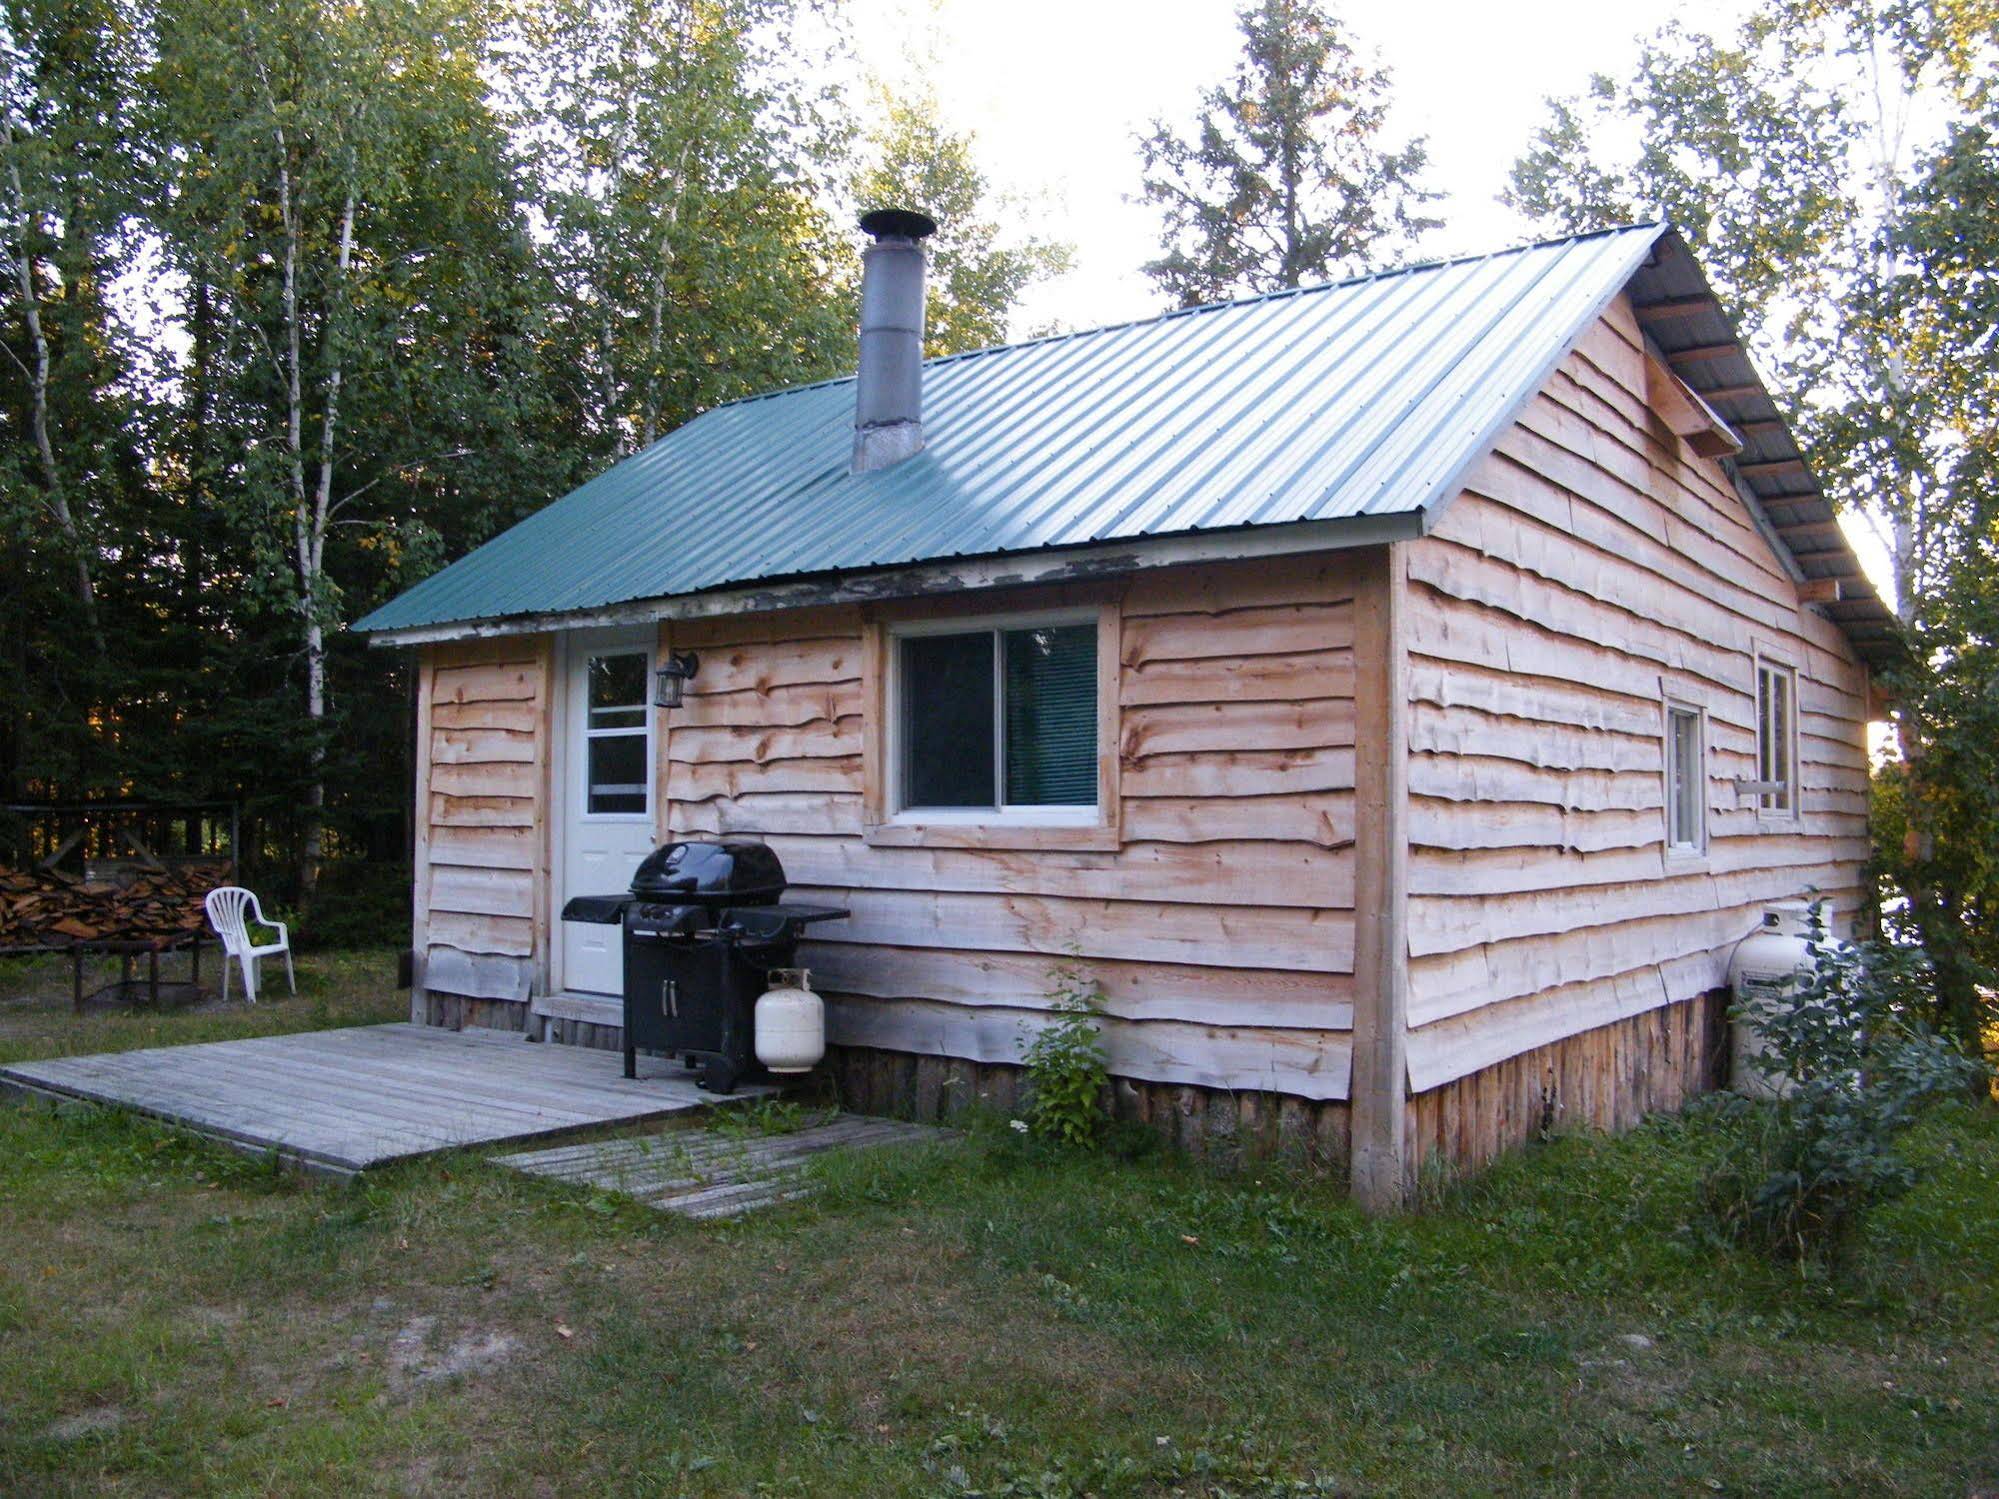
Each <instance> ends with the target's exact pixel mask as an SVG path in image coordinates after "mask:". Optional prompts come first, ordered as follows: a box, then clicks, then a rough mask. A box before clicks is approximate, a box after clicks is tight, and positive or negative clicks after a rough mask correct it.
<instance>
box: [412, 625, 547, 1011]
mask: <svg viewBox="0 0 1999 1499" xmlns="http://www.w3.org/2000/svg"><path fill="white" fill-rule="evenodd" d="M549 645H550V642H549V639H548V637H546V636H540V637H527V638H517V639H505V640H494V641H474V642H466V643H464V644H454V645H440V646H432V647H430V648H429V649H427V650H426V651H425V652H424V655H423V660H422V664H421V672H420V682H419V688H418V692H419V696H418V707H417V732H418V737H419V740H420V743H419V772H418V774H419V785H418V806H417V814H418V815H417V827H418V837H417V860H416V912H417V928H416V934H415V936H416V950H417V953H418V954H419V956H420V958H421V960H422V974H421V978H420V989H421V990H422V991H425V992H428V993H429V994H430V995H431V996H432V999H433V1004H432V1006H431V1012H436V1013H443V1012H438V1011H436V1001H437V1000H439V999H441V998H443V997H445V996H458V997H461V998H464V999H472V1000H503V1001H519V1000H525V999H527V998H528V996H529V993H530V992H531V991H532V990H533V989H534V988H536V987H537V984H536V979H537V977H538V976H539V975H542V974H545V973H546V963H547V953H546V951H545V950H544V949H543V945H542V944H541V943H540V942H538V940H537V934H538V932H539V930H540V927H541V925H542V923H541V922H540V920H539V918H538V913H539V912H540V910H541V908H542V904H543V901H544V899H545V892H546V884H547V877H548V871H547V863H546V860H547V847H548V845H547V839H546V830H545V824H546V816H545V814H546V812H547V810H548V807H549V779H548V775H549V754H550V748H551V746H550V743H549V734H550V732H551V728H552V725H551V722H550V718H549V674H550V654H549ZM418 1003H419V1004H420V1005H421V1003H422V1000H421V998H419V1001H418ZM489 1008H490V1007H486V1006H481V1007H479V1011H480V1013H481V1014H482V1015H483V1014H485V1012H486V1010H487V1009H489ZM446 1010H447V1011H449V1013H450V1014H452V1015H462V1014H465V1013H469V1011H468V1010H467V1007H465V1006H462V1005H461V1006H458V1007H457V1008H456V1009H452V1008H451V1004H450V1002H449V1001H446ZM419 1018H429V1012H424V1011H420V1012H419ZM443 1023H447V1024H449V1023H453V1022H452V1021H451V1020H450V1019H448V1018H447V1019H446V1020H444V1022H443ZM473 1023H477V1024H492V1023H494V1022H493V1021H492V1020H491V1019H490V1018H486V1019H481V1020H478V1021H476V1022H473ZM514 1023H515V1024H518V1022H514Z"/></svg>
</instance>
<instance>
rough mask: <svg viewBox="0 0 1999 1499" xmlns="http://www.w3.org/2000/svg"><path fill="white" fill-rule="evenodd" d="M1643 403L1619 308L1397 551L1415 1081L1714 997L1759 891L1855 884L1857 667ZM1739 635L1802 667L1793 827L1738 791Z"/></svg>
mask: <svg viewBox="0 0 1999 1499" xmlns="http://www.w3.org/2000/svg"><path fill="white" fill-rule="evenodd" d="M1644 392H1645V363H1644V355H1643V347H1642V340H1641V336H1640V333H1639V330H1638V326H1637V323H1636V320H1635V319H1634V318H1633V317H1632V315H1631V311H1630V309H1629V307H1628V305H1625V304H1623V303H1622V302H1620V303H1619V304H1617V305H1615V306H1613V308H1612V309H1611V310H1610V311H1609V312H1608V313H1607V314H1606V315H1605V317H1604V318H1603V319H1602V320H1601V321H1600V322H1599V324H1598V325H1597V326H1596V327H1595V328H1594V329H1593V330H1592V331H1591V332H1590V333H1589V334H1588V335H1587V336H1585V338H1584V339H1583V341H1582V343H1581V345H1580V346H1579V348H1578V349H1577V351H1576V352H1575V353H1574V354H1573V355H1571V356H1570V358H1569V359H1568V360H1567V361H1566V362H1565V363H1564V364H1563V366H1562V367H1561V369H1560V370H1559V371H1558V372H1557V373H1556V374H1555V376H1554V377H1553V378H1552V380H1551V381H1550V382H1549V384H1548V385H1547V386H1546V387H1545V388H1544V390H1543V391H1542V392H1541V394H1540V395H1539V396H1538V397H1537V398H1536V399H1535V400H1534V401H1532V402H1531V403H1529V405H1528V406H1527V407H1526V408H1525V409H1524V410H1523V412H1522V414H1521V416H1520V418H1519V419H1518V421H1517V422H1516V423H1515V425H1514V426H1513V427H1512V428H1511V429H1510V430H1509V431H1508V432H1507V433H1506V434H1505V435H1504V436H1503V437H1502V438H1501V440H1500V442H1499V444H1498V447H1497V450H1496V451H1495V452H1494V453H1493V454H1492V455H1491V456H1490V457H1489V458H1488V459H1486V460H1485V461H1484V462H1483V463H1482V464H1481V465H1480V466H1479V467H1478V468H1477V469H1476V470H1475V471H1474V472H1473V474H1472V475H1471V476H1470V478H1469V479H1468V480H1467V482H1466V485H1465V488H1464V492H1463V493H1462V494H1461V495H1460V496H1459V497H1458V498H1457V499H1456V500H1455V501H1453V503H1452V504H1451V505H1450V507H1449V508H1448V509H1447V510H1446V511H1445V512H1444V514H1443V516H1442V517H1441V519H1440V521H1439V523H1438V525H1437V526H1436V528H1435V530H1434V532H1433V533H1432V534H1431V535H1430V536H1428V537H1426V538H1425V539H1423V540H1422V541H1419V542H1415V543H1411V544H1410V546H1409V579H1410V587H1411V597H1410V611H1409V614H1410V625H1409V633H1410V644H1409V649H1410V689H1409V690H1410V698H1411V706H1410V736H1409V737H1410V774H1409V782H1410V825H1411V834H1410V841H1411V851H1410V860H1409V882H1410V884H1409V950H1410V1024H1411V1026H1412V1028H1413V1032H1412V1035H1411V1037H1410V1044H1409V1072H1410V1082H1411V1086H1412V1088H1413V1089H1415V1090H1416V1091H1417V1092H1419V1093H1421V1092H1423V1091H1424V1090H1428V1089H1434V1088H1436V1087H1438V1086H1439V1085H1441V1084H1446V1083H1450V1082H1452V1081H1453V1080H1454V1079H1457V1078H1463V1077H1467V1076H1468V1075H1469V1074H1472V1073H1475V1072H1477V1071H1478V1070H1479V1069H1481V1068H1490V1067H1491V1066H1492V1065H1493V1064H1495V1063H1497V1062H1500V1061H1501V1060H1502V1059H1505V1058H1508V1057H1515V1056H1518V1055H1520V1054H1522V1053H1525V1052H1528V1051H1531V1050H1533V1049H1535V1048H1542V1047H1546V1046H1548V1045H1550V1044H1552V1043H1554V1042H1557V1041H1560V1040H1562V1039H1563V1038H1565V1037H1569V1036H1577V1035H1580V1034H1581V1033H1583V1032H1587V1031H1590V1030H1592V1029H1593V1028H1595V1027H1601V1026H1607V1025H1613V1024H1621V1023H1626V1022H1629V1021H1630V1020H1631V1019H1632V1018H1633V1017H1637V1016H1641V1015H1643V1014H1645V1013H1646V1012H1649V1011H1653V1010H1656V1009H1659V1008H1660V1007H1662V1006H1665V1005H1668V1004H1671V1003H1676V1002H1680V1001H1685V1000H1688V999H1690V998H1691V997H1693V996H1695V995H1699V994H1702V993H1705V992H1707V991H1709V990H1711V989H1714V988H1716V987H1718V986H1719V985H1721V984H1722V983H1723V982H1724V979H1725V967H1726V963H1727V958H1728V953H1729V950H1730V948H1731V947H1732V946H1733V944H1734V943H1735V942H1736V940H1737V939H1738V938H1740V937H1741V936H1742V935H1743V934H1744V933H1745V932H1747V931H1748V930H1749V929H1750V927H1751V926H1752V925H1753V924H1754V922H1755V919H1756V914H1757V908H1758V906H1759V905H1760V904H1761V903H1762V902H1763V901H1766V900H1769V899H1773V898H1778V897H1785V896H1793V895H1798V894H1801V893H1802V892H1804V891H1805V890H1807V889H1808V888H1816V889H1817V890H1819V891H1820V892H1822V893H1824V894H1825V895H1826V896H1827V897H1828V898H1829V899H1830V900H1831V901H1832V902H1833V903H1834V904H1835V906H1836V908H1837V910H1838V911H1839V912H1841V913H1843V914H1844V915H1846V916H1851V915H1852V914H1853V913H1854V911H1855V909H1856V907H1857V904H1858V901H1859V898H1860V890H1859V884H1860V867H1861V863H1862V861H1863V860H1864V859H1865V857H1866V854H1867V843H1866V834H1867V823H1866V810H1867V772H1866V765H1867V760H1866V743H1865V724H1864V720H1865V703H1866V698H1867V683H1866V674H1865V670H1864V668H1863V667H1862V666H1861V665H1860V664H1859V663H1858V661H1857V660H1856V659H1855V657H1854V655H1853V653H1852V651H1851V650H1850V648H1849V647H1848V646H1847V645H1846V644H1845V642H1844V641H1843V640H1842V638H1841V637H1840V635H1839V633H1838V632H1837V630H1836V629H1835V628H1834V626H1833V625H1832V624H1831V623H1830V622H1829V621H1827V620H1825V619H1824V618H1823V617H1822V616H1820V615H1818V614H1817V613H1815V612H1814V611H1812V610H1811V609H1809V608H1806V607H1804V606H1802V605H1801V604H1800V602H1799V599H1798V592H1797V587H1796V585H1795V584H1794V583H1793V581H1792V580H1791V578H1790V576H1789V575H1788V573H1787V572H1786V571H1785V570H1784V568H1783V566H1782V564H1781V563H1780V562H1779V560H1778V558H1777V557H1776V555H1775V554H1774V553H1773V551H1772V550H1771V548H1770V546H1769V544H1768V543H1767V542H1766V541H1765V539H1764V537H1763V535H1762V534H1761V533H1760V532H1759V531H1758V530H1757V529H1756V528H1755V525H1754V522H1753V521H1752V519H1751V517H1750V514H1749V512H1748V510H1747V508H1746V507H1745V506H1744V504H1743V503H1742V501H1741V500H1740V498H1739V497H1738V496H1737V495H1736V493H1735V492H1734V490H1733V489H1732V488H1731V487H1730V485H1729V483H1728V480H1727V478H1726V476H1725V474H1724V472H1723V470H1722V468H1721V466H1720V465H1719V464H1718V463H1717V462H1714V461H1712V460H1707V459H1701V458H1698V457H1696V456H1695V455H1693V454H1692V453H1691V452H1690V451H1689V450H1688V449H1687V448H1686V447H1685V446H1684V444H1682V443H1680V442H1679V441H1678V439H1676V438H1675V437H1674V436H1673V435H1672V434H1671V433H1670V432H1669V431H1667V430H1666V429H1665V427H1664V425H1663V424H1662V423H1660V422H1659V421H1657V420H1656V419H1655V418H1653V417H1652V416H1651V414H1650V413H1649V411H1648V409H1647V407H1646V405H1645V400H1644ZM1759 648H1760V649H1763V650H1766V651H1770V652H1772V653H1773V654H1776V655H1780V656H1782V657H1783V658H1784V659H1785V660H1787V661H1788V662H1789V663H1791V664H1793V665H1795V666H1796V667H1797V669H1798V699H1799V710H1800V724H1801V729H1802V733H1801V736H1800V738H1801V748H1800V757H1799V760H1800V768H1801V773H1802V774H1801V782H1802V796H1801V801H1802V812H1803V815H1802V816H1801V817H1800V818H1799V819H1798V820H1796V821H1795V822H1779V821H1770V820H1762V819H1759V817H1758V814H1757V812H1756V810H1755V809H1754V805H1753V803H1745V804H1743V805H1738V802H1737V798H1736V795H1735V791H1734V787H1733V784H1732V783H1733V781H1734V780H1735V779H1736V778H1738V777H1742V778H1751V777H1753V776H1754V775H1755V738H1754V735H1755V699H1754V696H1753V690H1754V682H1755V677H1754V654H1753V653H1754V652H1755V651H1756V650H1757V649H1759ZM1666 696H1670V697H1673V698H1675V699H1679V700H1683V701H1686V702H1689V703H1692V704H1696V705H1698V706H1701V707H1703V708H1705V709H1706V711H1707V715H1708V718H1707V722H1708V749H1707V773H1708V778H1709V779H1708V794H1707V807H1708V848H1707V852H1706V855H1705V856H1704V857H1701V858H1697V859H1691V860H1688V859H1683V858H1682V857H1681V856H1678V855H1675V856H1673V857H1671V858H1668V857H1667V856H1666V852H1665V812H1664V803H1665V782H1664V769H1665V758H1664V746H1663V744H1662V735H1663V718H1662V711H1663V709H1662V700H1663V698H1664V697H1666ZM1648 1086H1649V1085H1648ZM1626 1091H1627V1092H1628V1090H1626ZM1641 1091H1642V1090H1641ZM1632 1096H1637V1095H1635V1094H1634V1095H1632ZM1620 1107H1622V1105H1620ZM1620 1117H1621V1116H1620ZM1484 1154H1485V1152H1483V1148H1482V1147H1481V1149H1480V1151H1479V1152H1478V1153H1477V1158H1479V1159H1483V1158H1484Z"/></svg>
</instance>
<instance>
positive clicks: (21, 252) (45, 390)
mask: <svg viewBox="0 0 1999 1499" xmlns="http://www.w3.org/2000/svg"><path fill="white" fill-rule="evenodd" d="M16 140H17V136H16V134H15V129H14V121H13V119H12V117H10V116H0V147H4V149H5V151H6V155H7V187H8V193H9V197H10V199H11V202H10V204H9V207H10V208H11V210H12V212H11V214H10V215H9V217H10V218H11V219H12V225H11V229H12V233H11V235H10V243H9V244H8V245H7V247H6V255H7V260H8V269H9V271H10V273H11V275H12V278H13V281H14V287H15V292H16V294H17V295H18V296H19V297H20V299H21V320H22V322H23V323H24V324H26V326H27V331H28V347H29V350H30V352H31V354H32V355H33V358H34V361H35V362H34V367H33V368H32V369H30V370H28V371H26V374H27V376H28V398H29V416H28V423H29V427H30V429H31V431H32V432H33V435H34V441H35V457H36V461H37V462H38V463H39V465H40V467H41V470H42V492H43V497H44V498H43V503H44V504H46V505H47V506H48V510H49V514H50V515H52V516H53V517H54V518H55V523H56V526H57V528H58V529H60V530H61V532H62V534H63V538H64V540H66V541H67V542H68V543H69V546H70V551H71V553H72V555H73V556H74V558H75V567H76V601H77V603H78V604H79V605H80V606H81V607H82V609H83V618H84V624H85V627H86V628H87V629H88V630H89V631H90V638H91V643H92V645H93V646H95V647H96V650H97V654H98V656H99V657H100V658H101V657H102V656H103V655H104V654H105V646H104V629H103V626H102V625H101V624H100V623H99V621H98V617H97V588H96V584H95V582H94V581H93V579H92V576H91V568H90V550H89V547H88V546H87V544H86V542H85V539H84V536H83V531H82V528H81V527H80V526H79V525H78V524H77V520H76V514H75V512H74V511H73V510H71V509H70V504H69V496H68V494H67V493H66V491H65V486H64V484H63V478H62V467H61V465H60V464H58V463H57V462H56V452H55V442H54V440H53V439H52V438H51V437H50V435H49V340H48V335H47V333H46V332H45V331H44V330H43V328H42V300H41V285H40V279H39V278H38V277H37V276H36V275H35V259H34V252H33V250H32V249H31V248H30V246H29V243H28V238H29V233H30V231H31V229H32V227H33V226H32V218H33V216H32V215H31V214H30V212H29V210H28V195H27V192H26V191H25V189H24V188H23V187H22V185H21V164H20V162H19V161H18V160H17V159H16V158H15V155H14V147H15V143H16Z"/></svg>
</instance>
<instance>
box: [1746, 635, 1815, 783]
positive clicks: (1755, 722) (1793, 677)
mask: <svg viewBox="0 0 1999 1499" xmlns="http://www.w3.org/2000/svg"><path fill="white" fill-rule="evenodd" d="M1766 674H1767V675H1769V676H1771V677H1773V678H1775V679H1776V680H1778V681H1781V682H1782V683H1783V684H1784V703H1785V709H1786V712H1785V719H1784V733H1783V751H1784V774H1783V775H1782V776H1781V777H1779V776H1766V775H1765V774H1764V773H1763V772H1764V765H1763V745H1764V739H1765V735H1764V727H1763V681H1764V677H1765V675H1766ZM1749 700H1750V733H1751V735H1752V737H1753V739H1754V741H1755V745H1754V751H1753V753H1754V757H1755V766H1756V774H1755V776H1754V777H1753V778H1752V779H1753V780H1754V781H1755V782H1756V783H1757V784H1759V785H1760V784H1762V783H1764V782H1766V781H1781V782H1782V783H1783V786H1784V790H1783V791H1782V792H1781V793H1780V792H1773V791H1758V792H1756V793H1755V799H1756V820H1757V821H1758V822H1766V823H1795V822H1797V821H1798V820H1799V818H1800V817H1801V816H1802V815H1803V809H1802V807H1801V805H1800V803H1801V802H1802V801H1803V799H1804V798H1803V789H1804V787H1803V778H1802V777H1801V776H1800V775H1799V773H1798V754H1799V750H1800V747H1801V739H1800V735H1799V730H1798V667H1797V663H1796V662H1794V661H1792V660H1790V659H1789V658H1788V657H1786V656H1781V655H1778V654H1776V653H1775V652H1773V651H1769V650H1765V649H1760V648H1759V649H1758V650H1757V651H1756V652H1755V655H1754V659H1753V666H1752V675H1751V679H1750V690H1749ZM1777 795H1781V796H1783V798H1784V802H1785V805H1783V806H1782V807H1773V806H1771V805H1770V802H1769V799H1770V798H1771V797H1772V796H1777Z"/></svg>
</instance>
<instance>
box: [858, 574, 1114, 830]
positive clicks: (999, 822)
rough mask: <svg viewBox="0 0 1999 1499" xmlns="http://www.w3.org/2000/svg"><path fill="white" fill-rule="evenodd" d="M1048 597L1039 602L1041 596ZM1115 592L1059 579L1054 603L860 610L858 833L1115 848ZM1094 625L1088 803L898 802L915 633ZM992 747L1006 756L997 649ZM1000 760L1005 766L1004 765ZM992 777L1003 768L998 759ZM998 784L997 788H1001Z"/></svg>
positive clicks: (930, 603)
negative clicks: (908, 657)
mask: <svg viewBox="0 0 1999 1499" xmlns="http://www.w3.org/2000/svg"><path fill="white" fill-rule="evenodd" d="M1046 598H1047V596H1046V594H1044V595H1043V599H1046ZM1115 600H1116V594H1115V593H1114V592H1111V591H1110V590H1107V589H1104V588H1101V587H1098V586H1088V585H1066V586H1063V587H1062V588H1060V589H1059V591H1057V596H1056V597H1054V598H1053V599H1047V601H1045V602H1044V601H1043V600H1042V599H1032V598H1027V597H1023V598H1021V599H1020V601H1019V602H1018V603H1017V604H1013V603H1011V602H1010V601H1006V602H1000V603H997V604H995V603H989V602H987V601H985V600H978V601H976V602H975V601H974V600H972V599H965V598H943V599H929V600H924V601H916V600H909V601H899V602H897V603H894V604H881V605H875V606H873V607H871V608H870V610H869V611H868V614H867V625H866V634H865V637H864V646H865V649H864V650H863V654H862V672H861V675H862V699H863V703H864V704H865V708H864V715H865V716H864V720H863V724H862V763H863V772H862V779H863V796H862V831H863V835H864V837H865V839H866V841H867V842H868V843H870V844H873V845H877V846H884V847H899V848H984V849H1070V850H1080V851H1091V850H1112V849H1116V848H1118V847H1119V846H1120V844H1121V842H1122V833H1121V827H1120V808H1119V795H1118V781H1119V768H1120V767H1119V758H1118V753H1117V744H1118V733H1119V711H1118V691H1119V673H1120V652H1121V650H1122V642H1121V637H1120V610H1119V608H1118V605H1117V603H1116V601H1115ZM1079 624H1092V625H1094V626H1095V627H1096V644H1097V735H1096V743H1097V776H1096V800H1095V802H1094V804H1092V805H1031V806H1022V805H1012V806H1002V807H1000V808H998V809H988V808H983V807H971V808H951V807H934V808H925V807H906V806H903V805H902V798H901V792H902V784H903V776H902V769H903V767H902V744H901V739H902V722H901V720H902V697H901V693H902V682H901V667H900V642H901V641H903V640H905V639H908V638H910V637H911V636H919V635H957V634H973V633H976V632H979V631H982V630H990V631H1005V630H1016V629H1034V628H1036V627H1039V626H1045V625H1079ZM994 670H995V677H996V681H995V696H996V701H995V710H996V711H995V724H994V730H995V743H994V748H995V752H996V753H998V754H1002V755H1003V753H1004V732H1005V730H1004V714H1003V712H1002V711H1000V710H1001V706H1002V705H1001V702H1000V701H999V699H998V694H999V692H1000V690H1001V685H1002V684H1000V683H999V682H998V681H997V677H998V676H999V674H1000V673H1001V672H1002V670H1003V666H1002V663H1001V661H1000V659H999V653H998V650H997V649H996V650H995V661H994ZM1001 763H1003V762H1001ZM996 774H997V775H998V776H1000V777H1002V778H1003V776H1004V770H1003V769H1000V768H998V766H997V765H996ZM1000 789H1002V790H1003V789H1004V788H1003V785H1002V786H1001V788H1000Z"/></svg>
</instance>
